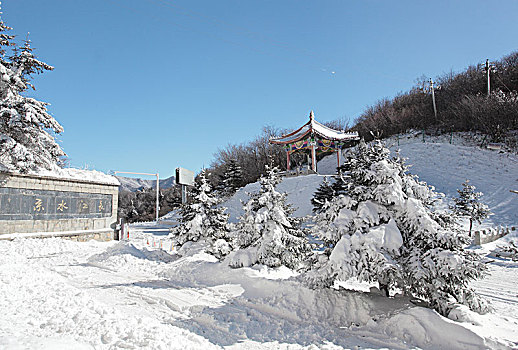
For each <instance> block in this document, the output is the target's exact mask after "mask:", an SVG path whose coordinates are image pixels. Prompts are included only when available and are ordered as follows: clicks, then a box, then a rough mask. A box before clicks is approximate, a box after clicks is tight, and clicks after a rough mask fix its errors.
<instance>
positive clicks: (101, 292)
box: [0, 138, 518, 350]
mask: <svg viewBox="0 0 518 350" xmlns="http://www.w3.org/2000/svg"><path fill="white" fill-rule="evenodd" d="M406 141H407V142H401V145H400V148H401V152H402V154H403V156H405V157H407V158H409V160H408V163H409V164H414V166H413V167H412V168H411V171H412V172H414V173H416V174H418V175H419V176H420V178H421V179H423V180H425V181H427V182H428V183H429V184H431V185H434V186H435V187H436V188H437V189H438V190H439V191H442V192H445V193H446V194H447V196H450V197H451V196H454V195H455V194H456V189H457V188H459V187H460V184H461V183H462V182H463V181H464V180H465V179H466V178H468V179H470V180H471V182H472V183H473V184H474V185H475V186H477V188H478V190H480V191H482V192H484V194H485V195H484V197H483V199H484V200H485V202H486V203H488V204H489V205H490V207H491V209H492V210H493V212H494V213H495V215H494V216H493V217H492V218H491V221H490V222H489V224H492V223H494V224H505V225H516V223H517V222H518V220H517V216H518V195H516V194H514V193H510V192H509V189H517V188H516V187H517V186H516V185H518V181H516V180H517V176H518V161H517V158H516V156H515V155H510V154H507V153H502V154H501V153H496V152H493V151H489V150H482V149H479V148H474V147H469V146H467V145H466V144H463V145H450V144H449V143H447V142H443V143H441V142H434V143H430V142H428V143H426V144H423V143H422V142H420V140H416V139H415V138H414V139H413V140H412V139H409V140H406ZM438 141H440V140H438ZM335 162H336V158H335V157H334V156H331V157H328V158H325V159H323V160H322V161H321V162H320V164H319V169H320V171H321V172H322V173H333V172H334V169H335V167H336V163H335ZM326 169H327V170H326ZM322 180H323V176H317V175H310V176H304V177H295V178H286V179H284V181H283V182H282V183H281V184H280V185H279V187H278V189H279V190H280V191H286V192H288V194H289V195H288V202H289V203H291V204H293V205H294V206H295V207H297V211H296V212H295V215H297V216H305V215H308V214H310V213H311V208H312V207H311V204H310V199H311V197H312V194H313V192H314V191H315V189H316V188H317V187H318V186H319V184H320V183H321V181H322ZM258 188H259V186H258V184H250V185H247V186H246V187H245V188H243V189H241V190H240V191H238V193H237V194H236V195H235V196H234V197H232V198H231V199H229V200H228V201H227V202H226V203H224V205H226V206H228V207H229V212H230V214H231V218H232V221H235V220H236V218H237V217H238V216H239V215H240V214H241V213H242V209H241V204H240V200H243V201H246V200H247V196H246V192H252V191H256V190H257V189H258ZM173 214H174V213H172V214H171V215H169V216H170V217H168V219H169V220H170V221H174V220H173V219H174V215H173ZM486 225H487V224H486ZM167 234H168V227H167V226H165V225H164V226H154V225H153V224H136V225H133V226H132V227H131V233H130V241H129V242H128V241H124V242H95V241H90V242H84V243H79V242H72V241H68V240H64V239H58V238H50V239H44V240H37V239H15V240H14V241H0V267H1V268H0V286H1V287H0V315H2V316H1V317H0V349H128V348H129V349H140V348H147V349H213V348H214V349H221V348H226V349H312V350H313V349H319V348H320V349H342V348H345V349H352V348H356V349H359V348H361V349H365V348H367V349H413V348H423V349H487V348H492V349H500V348H502V349H506V348H518V273H517V271H518V262H513V261H511V260H509V259H502V258H497V257H494V256H492V255H491V251H492V250H493V249H495V248H496V247H497V246H499V245H504V244H506V242H508V241H509V240H514V241H518V234H517V232H516V231H515V232H514V233H513V234H512V235H510V236H506V237H504V238H502V239H500V240H498V241H496V242H493V243H489V244H486V245H483V246H482V247H480V248H477V249H476V251H477V252H479V253H480V254H483V255H484V256H486V257H487V259H488V267H489V270H490V272H491V275H490V276H488V277H487V278H485V279H483V280H480V281H477V282H476V283H474V284H473V285H474V287H475V288H476V290H477V291H478V292H479V293H480V294H482V295H484V296H486V297H487V298H488V299H489V300H490V301H491V303H492V306H493V307H494V310H495V311H494V312H491V313H489V314H487V315H478V314H474V313H472V312H470V311H467V310H465V309H463V308H460V309H458V310H456V312H454V313H453V314H452V316H455V317H453V318H455V319H456V321H453V320H449V319H446V318H444V317H441V316H439V315H438V314H437V313H436V312H434V311H432V310H429V309H426V308H422V307H418V306H416V305H414V304H413V303H412V302H411V301H410V300H408V299H407V298H405V297H396V298H390V299H389V298H386V297H384V296H381V295H379V294H377V293H362V292H359V291H345V290H340V291H338V290H312V289H309V288H307V287H306V286H304V285H303V284H302V283H301V282H299V281H298V280H297V276H296V275H295V274H294V273H293V272H291V271H290V270H288V269H282V268H281V269H269V268H266V267H261V266H259V267H255V268H242V269H231V268H229V267H228V265H227V264H226V263H225V262H223V263H220V262H218V261H216V260H215V259H214V258H213V257H211V256H209V255H207V254H205V253H204V252H203V246H200V245H190V246H187V247H185V248H182V249H183V251H181V253H182V255H183V256H182V257H180V256H179V255H177V254H176V253H177V252H176V251H175V250H172V249H171V241H170V240H169V238H168V237H167ZM349 285H350V286H355V284H354V283H349ZM367 288H368V287H367Z"/></svg>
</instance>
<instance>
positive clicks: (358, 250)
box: [307, 141, 485, 315]
mask: <svg viewBox="0 0 518 350" xmlns="http://www.w3.org/2000/svg"><path fill="white" fill-rule="evenodd" d="M346 167H347V168H348V176H347V177H346V178H344V184H346V186H345V187H344V190H345V194H342V195H338V196H337V197H335V198H334V199H333V200H332V201H331V202H329V203H327V204H326V205H325V206H324V210H323V211H322V212H321V213H319V214H317V215H316V217H315V226H314V228H313V233H314V234H315V235H316V236H318V237H320V238H321V239H322V241H323V242H324V244H325V246H326V247H327V249H326V251H325V253H324V254H322V255H321V257H320V259H319V262H318V263H317V264H316V266H315V268H314V269H313V270H312V271H311V272H309V273H308V274H307V279H308V281H309V282H310V283H311V284H313V285H316V286H332V285H333V284H334V283H335V281H337V280H347V279H349V278H351V277H355V278H358V279H359V280H362V281H368V282H377V283H378V284H379V286H380V289H382V290H384V291H385V293H386V294H387V295H388V294H389V293H390V292H391V291H392V290H393V289H395V288H396V287H398V288H402V289H403V290H404V291H405V293H407V294H409V295H412V296H414V297H418V298H421V299H424V300H426V301H427V302H428V303H429V304H430V306H431V307H433V308H435V309H436V310H438V311H439V312H440V313H442V314H443V315H447V314H448V312H449V310H450V309H451V307H452V306H453V305H454V304H455V303H461V304H466V305H468V306H470V307H471V308H472V309H474V310H477V311H484V308H485V306H484V303H483V302H482V301H481V300H480V299H479V298H478V297H477V296H476V295H475V294H474V292H473V291H472V290H471V289H470V288H469V287H468V284H469V282H470V281H472V280H473V279H475V278H478V277H481V276H482V274H483V272H484V270H485V267H484V265H483V264H482V263H481V262H480V261H479V257H478V256H477V255H476V254H474V253H472V252H469V251H466V250H464V246H465V245H466V244H467V242H468V237H467V236H466V235H465V234H463V232H461V231H460V230H459V229H458V228H457V226H456V225H455V224H454V222H455V220H454V217H452V216H451V214H447V213H446V214H444V213H443V214H439V213H435V212H434V211H432V207H431V204H432V203H433V202H434V200H435V199H437V198H438V194H437V193H435V192H434V191H433V189H432V188H431V187H429V186H427V185H426V184H425V183H424V182H420V181H418V179H417V177H415V176H411V175H408V174H407V173H406V166H405V165H404V162H403V161H402V160H401V159H400V158H396V159H390V158H389V151H388V149H387V148H385V147H384V146H383V144H382V143H381V142H379V141H376V142H374V143H373V144H371V145H370V146H369V145H366V144H364V143H363V142H362V143H360V145H359V146H358V147H357V149H356V151H355V153H354V157H351V158H350V159H348V161H347V164H346Z"/></svg>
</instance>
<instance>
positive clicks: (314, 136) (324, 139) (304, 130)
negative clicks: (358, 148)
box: [270, 111, 360, 173]
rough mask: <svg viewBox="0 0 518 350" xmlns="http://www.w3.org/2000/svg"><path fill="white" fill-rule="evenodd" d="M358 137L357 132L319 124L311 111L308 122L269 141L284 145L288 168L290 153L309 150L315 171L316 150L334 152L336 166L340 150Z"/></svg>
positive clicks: (315, 170) (288, 166)
mask: <svg viewBox="0 0 518 350" xmlns="http://www.w3.org/2000/svg"><path fill="white" fill-rule="evenodd" d="M359 139H360V137H359V136H358V133H357V132H344V131H343V130H342V131H338V130H333V129H331V128H328V127H327V126H325V125H323V124H320V123H319V122H317V121H316V120H315V117H314V115H313V111H311V113H310V114H309V122H307V123H306V124H304V125H303V126H301V127H300V128H298V129H297V130H295V131H293V132H291V133H289V134H286V135H282V136H281V137H277V138H271V139H270V143H272V144H277V145H284V147H285V148H286V165H287V169H288V170H290V154H292V153H295V152H311V169H312V170H313V171H314V172H315V173H316V172H317V152H336V157H337V161H338V166H340V153H341V152H340V151H341V150H342V149H343V148H347V147H350V146H352V145H354V144H356V143H357V141H358V140H359ZM308 162H309V161H308Z"/></svg>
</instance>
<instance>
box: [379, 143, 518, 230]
mask: <svg viewBox="0 0 518 350" xmlns="http://www.w3.org/2000/svg"><path fill="white" fill-rule="evenodd" d="M464 136H465V137H464V138H462V139H460V138H459V135H457V137H455V138H454V140H453V143H452V144H450V143H449V140H448V138H444V137H436V138H431V137H428V136H427V138H426V142H425V143H423V142H422V139H420V138H415V137H410V138H401V139H400V145H399V147H398V146H397V142H396V141H395V140H394V139H392V140H390V141H389V144H392V147H391V152H394V151H395V150H396V149H398V148H399V149H400V153H401V156H402V157H405V158H408V159H407V161H406V162H407V164H410V165H411V167H410V169H409V172H410V173H413V174H416V175H418V176H419V178H420V179H421V180H423V181H426V182H427V183H428V184H429V185H433V186H434V187H435V188H436V190H437V191H439V192H442V193H444V194H445V195H446V197H447V198H452V197H457V196H458V194H457V189H460V188H462V183H463V182H464V181H465V180H466V179H468V180H469V181H470V184H471V185H474V186H475V187H476V190H475V191H476V192H482V193H483V194H484V195H483V196H482V197H481V201H482V202H483V203H485V204H487V205H488V206H489V208H490V210H491V211H492V212H493V214H494V215H492V216H490V217H489V219H486V220H485V222H486V224H485V225H483V226H491V224H492V225H506V226H518V195H517V194H515V193H511V192H510V190H518V156H517V155H516V154H513V153H509V152H503V153H500V152H498V151H494V150H489V149H483V148H480V147H478V146H477V145H475V142H476V140H475V139H474V138H473V143H472V145H469V138H468V139H466V137H469V136H466V135H464ZM475 227H476V226H475Z"/></svg>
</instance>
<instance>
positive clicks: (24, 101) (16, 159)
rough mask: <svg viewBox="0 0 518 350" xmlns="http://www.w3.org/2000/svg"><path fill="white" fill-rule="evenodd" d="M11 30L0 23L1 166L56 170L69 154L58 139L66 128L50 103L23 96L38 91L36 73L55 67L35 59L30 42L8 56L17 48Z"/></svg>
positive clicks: (27, 41)
mask: <svg viewBox="0 0 518 350" xmlns="http://www.w3.org/2000/svg"><path fill="white" fill-rule="evenodd" d="M9 30H11V28H10V27H8V26H6V25H5V24H4V23H3V21H1V20H0V48H1V49H0V164H2V165H3V166H4V167H6V168H7V169H9V170H15V171H20V172H27V171H29V170H34V169H38V168H47V169H53V168H55V167H56V165H57V164H58V163H59V161H60V159H61V157H63V156H64V155H65V153H64V152H63V151H62V150H61V148H60V147H59V145H58V144H57V143H56V140H55V137H54V135H55V134H58V133H60V132H62V131H63V128H62V127H61V125H60V124H59V123H58V122H57V121H56V120H55V119H54V118H53V117H52V116H51V115H50V114H49V113H48V111H47V105H48V104H47V103H45V102H41V101H38V100H36V99H34V98H30V97H26V96H23V95H22V93H23V92H25V91H27V90H28V89H29V88H30V89H34V86H33V85H32V84H31V79H32V75H33V74H39V73H42V72H44V71H47V70H52V69H53V67H51V66H49V65H47V64H46V63H44V62H41V61H39V60H37V59H36V58H35V56H34V54H33V49H32V48H31V46H30V41H29V40H28V39H27V40H26V41H25V43H24V45H23V46H22V47H19V48H16V49H14V50H12V55H11V56H9V57H7V52H8V49H9V48H11V47H13V46H14V44H13V43H12V42H11V40H12V39H13V36H12V35H9V34H7V32H8V31H9Z"/></svg>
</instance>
